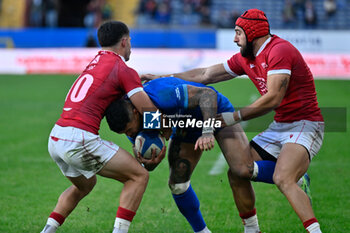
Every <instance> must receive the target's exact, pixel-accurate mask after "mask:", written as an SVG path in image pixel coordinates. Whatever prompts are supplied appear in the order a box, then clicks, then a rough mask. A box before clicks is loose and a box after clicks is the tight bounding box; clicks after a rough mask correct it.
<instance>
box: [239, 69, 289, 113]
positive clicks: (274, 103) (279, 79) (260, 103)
mask: <svg viewBox="0 0 350 233" xmlns="http://www.w3.org/2000/svg"><path fill="white" fill-rule="evenodd" d="M289 79H290V75H288V74H273V75H269V76H268V78H267V90H268V91H267V93H266V94H265V95H263V96H261V97H260V98H259V99H257V100H256V101H255V102H254V103H252V104H251V105H249V106H247V107H244V108H242V109H241V110H240V115H241V117H239V116H238V112H235V113H234V114H233V117H234V119H235V120H238V119H239V118H241V119H242V120H249V119H252V118H255V117H259V116H262V115H264V114H266V113H268V112H270V111H272V110H273V109H275V108H277V107H278V106H279V105H280V104H281V102H282V100H283V98H284V96H285V94H286V91H287V88H288V84H289Z"/></svg>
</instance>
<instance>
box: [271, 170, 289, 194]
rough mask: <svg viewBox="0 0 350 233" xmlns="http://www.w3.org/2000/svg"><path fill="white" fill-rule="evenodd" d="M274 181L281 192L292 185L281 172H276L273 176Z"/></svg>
mask: <svg viewBox="0 0 350 233" xmlns="http://www.w3.org/2000/svg"><path fill="white" fill-rule="evenodd" d="M272 179H273V182H274V183H275V184H276V185H277V187H278V188H279V189H280V190H281V191H283V190H285V189H286V188H288V186H290V185H291V184H292V182H291V179H289V178H288V177H287V176H285V175H284V174H281V173H279V172H275V173H274V174H273V177H272Z"/></svg>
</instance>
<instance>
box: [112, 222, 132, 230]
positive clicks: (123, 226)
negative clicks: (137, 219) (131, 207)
mask: <svg viewBox="0 0 350 233" xmlns="http://www.w3.org/2000/svg"><path fill="white" fill-rule="evenodd" d="M130 224H131V222H130V221H128V220H125V219H122V218H115V222H114V229H113V233H127V232H128V231H129V227H130Z"/></svg>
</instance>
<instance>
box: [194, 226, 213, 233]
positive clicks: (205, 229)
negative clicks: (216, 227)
mask: <svg viewBox="0 0 350 233" xmlns="http://www.w3.org/2000/svg"><path fill="white" fill-rule="evenodd" d="M196 233H211V231H210V230H209V229H208V227H207V226H206V227H204V229H203V230H201V231H197V232H196Z"/></svg>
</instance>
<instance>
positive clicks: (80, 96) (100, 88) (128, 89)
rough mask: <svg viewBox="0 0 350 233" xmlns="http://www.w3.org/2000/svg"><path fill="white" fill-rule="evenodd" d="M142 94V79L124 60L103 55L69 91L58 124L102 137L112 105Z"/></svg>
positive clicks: (99, 56)
mask: <svg viewBox="0 0 350 233" xmlns="http://www.w3.org/2000/svg"><path fill="white" fill-rule="evenodd" d="M142 90H143V87H142V84H141V80H140V77H139V75H138V74H137V72H136V71H135V70H133V69H131V68H130V67H128V66H127V65H126V64H125V62H124V61H123V59H122V57H120V56H119V55H117V54H116V53H114V52H111V51H104V50H102V51H99V52H98V54H97V55H96V56H95V58H94V59H93V60H92V61H91V62H90V64H89V65H88V66H87V67H86V68H85V70H84V71H83V73H82V74H81V75H80V76H79V77H78V78H77V80H76V81H75V82H74V84H73V86H72V87H71V89H70V90H69V92H68V95H67V97H66V101H65V104H64V107H63V112H62V114H61V118H60V119H58V121H57V122H56V124H58V125H60V126H73V127H77V128H80V129H83V130H86V131H89V132H91V133H94V134H98V131H99V129H100V124H101V120H102V118H103V117H104V112H105V110H106V108H107V107H108V106H109V104H110V103H111V102H112V101H113V100H115V99H116V98H121V97H123V96H124V95H125V94H127V95H128V96H129V97H130V96H132V95H133V94H135V93H136V92H138V91H142Z"/></svg>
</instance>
